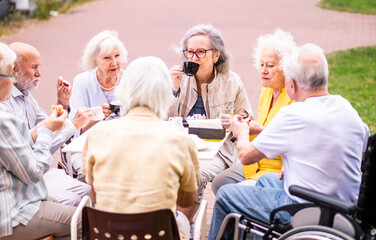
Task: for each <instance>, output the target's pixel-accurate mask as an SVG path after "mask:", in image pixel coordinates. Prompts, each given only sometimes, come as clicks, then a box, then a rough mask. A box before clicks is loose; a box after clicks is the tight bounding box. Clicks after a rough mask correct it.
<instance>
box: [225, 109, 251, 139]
mask: <svg viewBox="0 0 376 240" xmlns="http://www.w3.org/2000/svg"><path fill="white" fill-rule="evenodd" d="M230 124H231V127H230V128H231V131H232V134H233V135H234V136H235V137H236V138H237V139H238V140H239V138H240V136H244V135H245V136H246V138H247V139H248V136H249V135H248V132H249V127H248V119H244V120H243V119H242V117H241V116H240V115H235V116H234V117H233V118H232V120H231V121H230Z"/></svg>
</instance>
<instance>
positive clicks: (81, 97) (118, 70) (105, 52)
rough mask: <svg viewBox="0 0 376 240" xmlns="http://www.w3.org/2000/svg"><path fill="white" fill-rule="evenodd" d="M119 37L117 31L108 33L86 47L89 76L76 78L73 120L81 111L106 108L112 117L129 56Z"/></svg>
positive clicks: (72, 101)
mask: <svg viewBox="0 0 376 240" xmlns="http://www.w3.org/2000/svg"><path fill="white" fill-rule="evenodd" d="M117 35H118V34H117V32H116V31H113V30H105V31H102V32H100V33H98V34H97V35H95V36H94V37H93V38H92V39H90V40H89V42H88V43H87V44H86V47H85V50H84V53H83V56H82V67H83V68H84V69H85V70H86V72H83V73H80V74H79V75H77V76H76V77H75V78H74V82H73V89H72V96H71V98H70V101H69V103H70V107H71V111H70V114H69V118H73V117H74V115H75V114H76V111H77V109H78V108H80V107H97V106H102V109H103V113H104V115H105V117H108V116H109V115H110V114H111V110H110V106H109V104H110V103H111V102H112V101H114V100H117V99H116V97H115V88H116V87H117V86H118V84H119V83H120V82H121V81H122V79H123V78H124V75H123V70H122V64H123V63H125V62H126V61H127V56H128V53H127V50H126V49H125V47H124V45H123V43H122V42H121V41H120V40H119V39H118V37H117ZM88 127H91V125H89V126H88ZM86 129H87V128H86ZM86 129H83V131H85V130H86Z"/></svg>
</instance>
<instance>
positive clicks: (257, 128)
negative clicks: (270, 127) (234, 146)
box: [248, 120, 265, 135]
mask: <svg viewBox="0 0 376 240" xmlns="http://www.w3.org/2000/svg"><path fill="white" fill-rule="evenodd" d="M248 126H249V135H256V134H259V133H260V132H261V131H262V130H264V128H265V127H264V126H263V125H261V124H260V123H258V122H256V121H254V120H249V121H248Z"/></svg>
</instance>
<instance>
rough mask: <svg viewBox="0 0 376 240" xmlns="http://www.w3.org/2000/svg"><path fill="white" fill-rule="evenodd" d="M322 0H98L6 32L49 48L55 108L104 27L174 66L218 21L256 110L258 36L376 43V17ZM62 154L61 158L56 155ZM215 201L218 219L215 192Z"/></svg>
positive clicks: (135, 52)
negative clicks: (182, 45)
mask: <svg viewBox="0 0 376 240" xmlns="http://www.w3.org/2000/svg"><path fill="white" fill-rule="evenodd" d="M317 2H318V1H317V0H304V1H303V0H283V1H278V0H277V1H276V0H263V1H253V0H251V1H250V0H236V1H228V0H205V1H203V0H190V1H181V0H160V1H155V0H98V1H94V2H91V3H88V4H85V5H82V6H80V7H78V8H77V9H76V10H75V11H73V12H72V13H69V14H65V15H60V16H57V17H54V18H52V19H51V20H49V21H43V22H40V23H39V24H35V25H33V26H30V27H28V28H27V29H23V30H21V31H20V32H19V33H17V34H15V35H12V36H6V37H2V38H0V40H2V41H5V42H6V43H11V42H14V41H23V42H26V43H29V44H32V45H34V46H35V47H36V48H38V49H39V51H40V52H41V55H42V61H43V66H42V74H43V76H42V79H41V83H40V87H39V89H38V90H37V91H34V93H33V95H34V96H35V97H36V98H37V100H38V101H39V103H40V105H41V106H42V107H44V108H45V109H47V110H49V106H50V105H51V104H54V103H55V101H56V90H55V83H56V79H57V77H58V76H59V75H62V76H64V78H65V79H68V80H69V81H73V77H74V76H75V75H77V74H78V73H80V72H81V70H80V68H79V60H80V57H81V54H82V51H83V48H84V46H85V44H86V42H87V41H88V40H89V39H90V38H91V37H92V36H94V35H95V34H96V33H98V32H99V31H101V30H104V29H115V30H117V31H118V32H119V37H120V39H121V40H122V41H123V42H124V44H125V47H126V48H127V50H128V52H129V59H130V60H133V59H135V58H137V57H139V56H150V55H152V56H157V57H160V58H162V59H163V60H164V61H165V62H166V64H167V66H168V67H171V66H173V65H175V64H179V63H180V59H179V56H177V55H176V54H174V52H173V51H172V46H173V45H177V44H178V42H179V40H180V38H181V37H182V36H183V34H184V33H185V32H186V31H187V29H188V28H190V27H191V26H193V25H195V24H198V23H211V24H213V25H214V26H215V27H216V28H218V29H220V30H221V31H222V33H223V36H224V38H225V42H226V45H227V47H228V49H229V51H230V53H231V54H232V55H233V70H234V71H235V72H237V73H238V74H239V75H240V77H241V78H242V80H243V83H244V85H245V87H246V90H247V93H248V96H249V99H250V101H251V104H252V106H253V109H254V112H255V113H257V102H258V96H259V90H260V87H261V86H260V82H259V78H258V75H257V73H256V71H255V69H254V67H253V63H252V58H251V54H252V49H253V44H254V43H255V40H256V38H257V37H258V36H260V35H262V34H266V33H272V32H273V31H274V30H275V29H276V28H281V29H283V30H285V31H288V32H290V33H291V34H292V35H293V36H294V38H295V40H296V42H297V43H298V44H303V43H307V42H312V43H316V44H318V45H319V46H321V47H322V48H323V49H324V50H325V52H331V51H334V50H344V49H348V48H353V47H358V46H369V45H376V16H369V15H361V14H353V13H340V12H334V11H329V10H323V9H320V8H318V7H316V6H315V4H316V3H317ZM55 158H56V157H55ZM205 193H206V196H205V198H206V199H208V200H209V214H208V220H209V221H210V217H211V209H212V207H213V203H214V195H213V194H212V193H211V191H210V185H209V188H207V190H206V191H205Z"/></svg>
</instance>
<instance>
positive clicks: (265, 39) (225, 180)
mask: <svg viewBox="0 0 376 240" xmlns="http://www.w3.org/2000/svg"><path fill="white" fill-rule="evenodd" d="M295 48H296V44H295V42H294V40H293V37H292V36H291V35H290V34H289V33H287V32H284V31H282V30H280V29H277V30H276V31H275V32H274V34H267V35H263V36H260V37H259V38H258V39H257V44H256V47H255V49H254V54H253V60H254V66H255V67H256V69H257V70H258V71H259V73H260V79H261V84H262V89H261V93H260V98H259V107H258V119H257V121H250V122H249V129H250V132H249V134H250V137H249V139H250V141H252V140H253V139H254V138H255V137H256V135H257V134H259V133H260V132H261V131H262V130H263V129H264V128H265V126H267V125H268V124H269V122H270V121H271V120H272V119H273V118H274V116H275V115H276V114H277V113H278V112H279V110H280V109H281V107H284V106H286V105H289V104H291V103H292V102H293V101H292V100H291V99H290V98H289V96H288V95H287V93H286V90H285V76H284V74H283V71H282V61H281V60H282V58H283V57H284V56H287V55H288V54H291V53H292V52H293V51H294V49H295ZM281 168H282V159H281V156H277V157H276V158H274V159H268V158H264V159H262V160H261V161H259V162H258V163H255V164H253V165H248V166H242V164H238V165H235V166H233V167H231V168H229V169H226V170H225V171H223V172H222V173H221V174H219V175H218V176H217V177H215V178H214V180H213V182H212V191H213V192H214V194H216V193H217V191H218V189H219V188H220V187H221V186H223V185H225V184H229V183H237V182H242V181H244V180H247V181H245V182H243V183H242V184H247V185H255V184H256V181H257V179H258V178H259V177H260V176H261V175H263V174H265V173H269V172H277V173H279V172H280V171H281Z"/></svg>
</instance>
